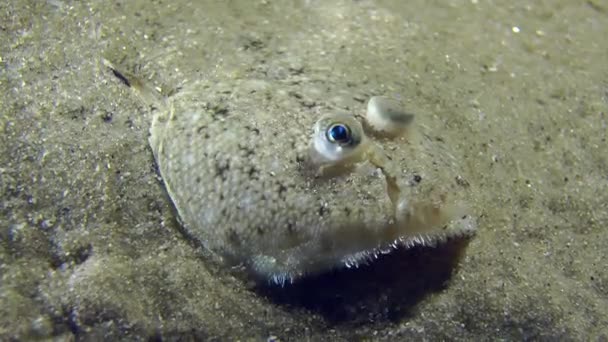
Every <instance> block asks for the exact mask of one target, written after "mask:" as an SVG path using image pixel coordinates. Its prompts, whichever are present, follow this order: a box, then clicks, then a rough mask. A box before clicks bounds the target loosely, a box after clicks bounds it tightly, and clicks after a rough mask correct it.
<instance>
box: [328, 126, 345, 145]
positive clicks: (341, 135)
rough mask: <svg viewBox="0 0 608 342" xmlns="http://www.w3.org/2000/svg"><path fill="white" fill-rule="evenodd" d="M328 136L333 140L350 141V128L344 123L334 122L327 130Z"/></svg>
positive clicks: (338, 141) (339, 141)
mask: <svg viewBox="0 0 608 342" xmlns="http://www.w3.org/2000/svg"><path fill="white" fill-rule="evenodd" d="M327 138H328V139H329V141H331V142H337V143H347V142H349V141H350V129H348V127H346V126H345V125H342V124H334V125H331V126H330V127H329V129H328V130H327Z"/></svg>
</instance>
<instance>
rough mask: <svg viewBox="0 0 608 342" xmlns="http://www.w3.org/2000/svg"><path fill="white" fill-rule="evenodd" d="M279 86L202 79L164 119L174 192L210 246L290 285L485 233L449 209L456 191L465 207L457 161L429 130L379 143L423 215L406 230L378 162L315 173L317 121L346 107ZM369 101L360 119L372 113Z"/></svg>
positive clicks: (175, 100)
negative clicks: (311, 102) (297, 97)
mask: <svg viewBox="0 0 608 342" xmlns="http://www.w3.org/2000/svg"><path fill="white" fill-rule="evenodd" d="M268 82H269V81H267V80H263V79H255V78H245V77H238V76H226V75H224V76H223V77H220V78H218V79H214V78H212V77H209V78H207V79H204V80H197V81H196V82H194V83H191V84H189V85H188V86H186V87H185V88H184V89H182V90H181V91H180V92H179V93H177V94H176V95H174V96H173V97H171V98H170V99H169V104H168V106H167V109H166V110H161V111H159V112H158V113H156V114H155V116H154V119H153V123H152V126H151V130H150V133H151V134H150V145H151V147H152V150H153V152H154V155H155V158H156V161H157V163H158V166H159V169H160V173H161V176H162V178H163V180H164V183H165V186H166V189H167V191H168V193H169V195H170V197H171V199H172V201H173V202H174V204H175V207H176V208H177V211H178V213H179V216H180V218H181V222H182V224H183V225H184V227H185V229H186V231H187V232H189V234H190V235H191V236H193V237H194V238H196V239H198V240H200V241H201V242H202V244H203V245H204V246H205V247H206V248H208V249H209V250H211V251H212V252H214V253H215V254H216V255H219V256H221V257H222V258H223V259H224V260H225V261H228V262H229V263H231V264H241V265H244V266H246V268H247V269H248V270H250V271H251V273H252V274H253V275H255V276H257V277H259V278H261V279H268V280H271V281H274V282H276V283H284V282H285V281H293V280H295V279H298V278H299V277H301V276H303V275H306V274H315V273H320V272H323V271H326V270H329V269H331V268H334V267H341V266H344V265H346V266H354V265H357V264H359V263H361V262H365V261H368V260H370V259H373V258H374V257H376V256H377V255H378V253H380V252H384V251H386V250H390V249H391V248H394V247H396V246H397V245H403V246H406V247H410V246H412V245H415V244H434V243H436V242H437V241H442V240H445V239H446V238H447V237H451V236H462V235H470V234H471V233H472V232H473V231H474V230H475V224H474V222H473V221H472V220H471V219H470V216H463V215H462V214H463V212H461V211H460V209H455V208H456V207H457V206H454V205H451V204H446V203H444V202H446V196H448V195H449V196H448V197H449V198H450V200H451V199H454V201H458V197H459V196H452V195H453V194H455V193H456V192H457V191H456V190H454V189H456V188H457V185H456V184H455V181H454V179H455V177H456V176H457V174H458V168H457V163H456V161H457V158H455V157H453V156H451V155H450V154H449V153H448V152H447V151H446V150H445V149H446V148H445V145H444V144H438V143H436V142H435V141H433V139H431V138H430V136H428V135H427V134H426V133H425V132H424V129H423V128H424V125H418V126H417V128H416V131H417V132H416V134H415V136H417V137H418V138H416V139H408V140H405V139H380V138H378V139H376V138H374V137H373V136H370V137H369V138H370V139H371V140H372V141H373V142H372V143H373V144H375V145H376V146H378V147H380V149H381V150H383V151H384V152H386V154H387V156H388V157H389V158H390V159H392V161H393V162H394V170H397V172H398V174H397V176H398V177H399V182H400V183H401V184H403V186H404V187H405V188H407V192H408V195H407V196H408V203H409V204H410V205H411V206H412V207H416V208H417V209H416V210H415V211H414V214H413V215H411V217H410V218H409V219H408V221H407V222H408V224H407V225H405V226H401V227H398V226H396V224H395V209H394V207H395V205H394V203H392V202H391V199H390V198H389V196H388V193H387V182H386V177H385V176H384V175H383V173H382V172H380V170H379V169H378V168H377V167H375V166H373V165H372V164H370V163H369V162H365V161H363V162H361V163H358V164H357V165H354V166H353V168H352V169H350V170H348V172H344V173H342V174H338V175H332V176H330V177H319V176H318V175H316V174H315V172H314V170H311V167H310V165H309V163H308V158H309V154H310V145H311V136H312V129H313V126H314V125H315V122H317V120H319V118H320V117H321V116H322V115H324V114H326V113H331V112H332V111H340V110H342V111H343V110H344V109H343V108H332V104H331V103H329V102H327V103H317V104H316V105H315V106H304V105H300V106H294V101H293V98H292V97H291V95H290V94H292V91H293V92H297V91H298V89H301V87H302V86H306V85H305V84H304V85H302V84H301V83H300V82H291V83H290V82H283V83H282V84H280V85H279V86H278V87H277V85H276V84H270V83H268ZM272 82H281V81H279V80H273V81H272ZM273 89H281V91H276V90H273ZM355 104H358V103H355ZM359 105H360V106H359V107H360V108H358V109H353V111H355V112H356V113H353V114H357V115H362V114H363V113H364V112H365V104H359ZM361 120H362V119H361ZM419 176H421V177H422V181H420V179H419ZM410 197H411V198H410ZM454 203H455V202H454Z"/></svg>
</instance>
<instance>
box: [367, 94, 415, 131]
mask: <svg viewBox="0 0 608 342" xmlns="http://www.w3.org/2000/svg"><path fill="white" fill-rule="evenodd" d="M365 119H366V122H367V124H368V125H369V127H370V128H371V129H372V131H374V133H376V134H379V135H381V136H386V137H396V136H399V135H402V134H403V133H404V132H405V130H406V129H407V127H408V126H409V125H410V123H411V122H412V120H413V119H414V114H411V113H408V112H406V111H405V110H404V109H403V105H402V104H401V103H400V102H398V101H396V100H394V99H391V98H388V97H384V96H374V97H372V98H371V99H369V102H368V103H367V114H366V116H365Z"/></svg>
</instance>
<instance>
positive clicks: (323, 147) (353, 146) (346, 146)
mask: <svg viewBox="0 0 608 342" xmlns="http://www.w3.org/2000/svg"><path fill="white" fill-rule="evenodd" d="M365 141H366V138H365V134H364V133H363V127H362V126H361V123H359V121H358V120H357V119H355V117H354V116H352V115H348V114H330V115H326V116H323V117H321V118H320V119H319V120H318V121H317V123H316V124H315V126H314V133H313V137H312V142H311V145H312V157H313V158H312V159H313V162H314V163H315V164H349V163H353V162H356V161H359V160H361V159H362V158H363V157H364V151H365V148H364V146H366V144H365Z"/></svg>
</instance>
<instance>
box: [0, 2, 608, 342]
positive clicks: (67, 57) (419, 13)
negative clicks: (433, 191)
mask: <svg viewBox="0 0 608 342" xmlns="http://www.w3.org/2000/svg"><path fill="white" fill-rule="evenodd" d="M292 37H293V39H292ZM607 37H608V5H607V4H606V3H605V2H602V1H598V0H589V1H574V0H569V1H566V0H555V1H533V2H532V1H521V0H518V1H511V2H508V3H506V2H496V1H486V0H466V1H465V0H453V1H448V0H446V1H424V0H414V1H407V2H406V1H398V0H393V1H388V0H387V1H371V0H360V1H354V0H350V1H346V0H343V1H340V0H336V1H321V0H317V1H315V0H307V1H304V0H302V1H293V2H287V1H264V0H260V1H246V0H243V1H184V0H178V1H171V2H169V1H143V0H137V1H83V2H80V1H77V2H76V1H75V2H72V1H59V0H52V1H51V0H49V1H17V0H9V1H5V2H2V3H0V94H1V95H0V129H1V130H2V135H0V139H1V140H0V190H1V191H2V192H1V194H0V196H1V201H0V276H1V278H0V279H1V280H0V339H2V340H11V339H17V340H31V339H36V338H49V337H56V338H59V339H66V340H72V339H74V338H78V339H83V340H96V339H110V340H116V339H128V340H146V339H149V338H161V339H168V340H173V339H178V338H194V339H203V340H252V341H266V340H274V341H292V340H293V341H299V340H310V341H322V340H323V341H327V340H332V341H347V340H374V341H375V340H378V341H382V340H387V341H389V340H423V339H426V340H489V339H492V340H494V339H504V340H512V339H514V340H522V339H523V340H529V339H531V340H539V339H540V340H599V341H604V340H607V339H608V261H606V260H608V234H606V229H607V224H608V160H607V157H608V146H607V143H606V135H607V131H608V129H607V122H608V63H607V62H606V61H608V39H607ZM296 38H297V40H294V39H296ZM290 39H292V41H291V42H290V44H289V45H288V46H287V45H285V44H284V42H285V41H288V40H290ZM287 48H288V49H289V53H290V54H292V55H294V56H296V57H295V58H294V60H293V70H294V72H306V70H311V69H314V70H317V71H318V70H324V71H326V74H327V78H328V79H327V82H332V83H334V84H335V83H338V82H339V83H342V84H345V85H348V87H346V86H345V89H344V90H345V91H347V92H348V91H352V92H353V96H359V95H361V94H365V95H374V94H393V95H398V96H401V97H402V98H403V100H404V101H405V102H406V103H407V104H408V105H409V106H411V108H414V109H415V112H416V114H417V115H425V114H426V115H439V116H442V118H443V120H444V121H445V129H444V130H442V134H445V135H446V136H445V138H446V140H447V141H450V142H456V144H455V146H454V148H455V150H457V151H459V152H460V154H459V155H458V157H459V158H462V159H461V162H462V163H463V164H464V165H466V170H468V171H467V173H466V174H464V175H463V176H462V179H461V180H460V181H461V182H462V184H463V187H466V188H467V191H468V192H469V194H470V195H469V202H468V204H469V206H470V211H471V213H472V215H474V216H475V217H476V218H477V225H478V231H477V235H476V236H475V237H474V238H473V239H471V240H470V241H452V242H449V243H446V244H443V245H440V246H437V247H436V248H413V249H410V250H400V251H396V252H394V253H391V254H389V255H387V256H385V257H383V258H381V259H380V260H378V261H376V262H374V263H371V264H369V265H365V266H361V267H359V268H357V269H349V270H346V269H345V270H337V271H335V272H330V273H328V274H325V275H321V276H318V277H314V278H311V279H305V280H303V281H302V282H300V283H297V284H295V285H291V286H285V287H283V288H281V287H273V286H266V285H264V284H254V283H250V282H247V281H243V279H241V278H240V277H239V276H238V275H235V274H233V272H232V271H231V270H226V269H225V268H223V267H221V266H219V265H215V264H214V263H212V262H209V261H208V260H207V259H208V256H207V255H206V252H205V251H204V250H202V249H201V248H200V247H201V246H200V245H199V244H197V243H196V242H194V241H191V240H190V239H188V238H187V236H186V234H184V232H183V231H182V229H181V228H180V225H179V222H178V220H177V218H176V215H175V212H174V209H173V208H172V205H171V202H170V200H169V198H168V197H167V195H166V194H165V191H164V189H163V186H162V184H161V182H160V181H159V179H158V176H157V172H156V166H155V163H154V159H153V157H152V153H151V151H150V148H149V146H148V142H147V139H148V129H149V126H150V120H151V114H150V111H151V109H150V108H149V106H147V105H145V104H143V103H142V102H141V101H138V100H137V98H136V97H134V96H133V94H132V92H131V91H130V89H129V88H128V87H126V86H125V85H124V84H122V83H121V80H120V79H119V78H118V77H117V75H115V74H114V73H113V72H112V71H111V70H109V69H108V68H107V67H106V66H105V65H104V63H103V62H102V61H103V60H104V59H108V60H112V61H114V62H115V63H119V64H120V65H122V66H124V67H125V68H126V69H127V70H129V71H130V72H132V73H133V74H136V75H138V76H140V77H141V78H142V79H143V80H144V81H145V82H146V83H147V84H149V85H151V86H152V87H155V88H157V89H158V90H160V91H161V92H162V93H164V94H167V95H169V94H170V93H171V92H174V91H179V89H180V88H181V87H183V86H185V85H187V84H188V81H189V80H190V81H191V80H195V79H197V78H199V77H204V75H205V74H206V73H208V72H210V71H211V70H214V69H216V68H222V67H224V66H226V65H230V66H235V65H236V66H238V65H240V66H242V67H243V68H245V69H246V68H255V67H256V65H255V64H254V62H255V61H259V60H260V58H267V59H272V58H273V56H278V55H281V54H284V53H286V49H287ZM397 66H399V67H397ZM397 69H398V70H401V72H397V73H396V72H395V71H394V70H397ZM279 76H280V75H278V76H277V75H274V76H273V77H279ZM276 91H277V92H279V91H281V89H276ZM303 92H304V93H305V92H306V91H305V90H304V91H303ZM293 101H294V106H297V105H298V101H299V99H297V98H295V97H294V99H293Z"/></svg>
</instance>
